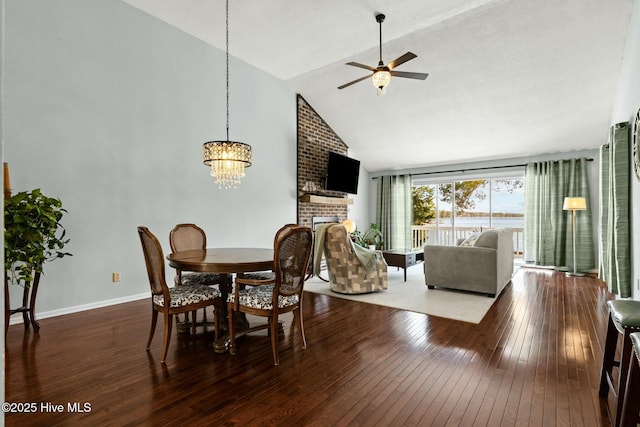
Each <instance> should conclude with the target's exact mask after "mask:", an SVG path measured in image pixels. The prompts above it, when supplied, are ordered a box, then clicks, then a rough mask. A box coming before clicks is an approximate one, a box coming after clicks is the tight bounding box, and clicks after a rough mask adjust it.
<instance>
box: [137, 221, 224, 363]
mask: <svg viewBox="0 0 640 427" xmlns="http://www.w3.org/2000/svg"><path fill="white" fill-rule="evenodd" d="M138 235H139V236H140V242H141V243H142V251H143V253H144V260H145V263H146V265H147V273H148V275H149V285H150V286H151V299H152V309H151V330H150V332H149V339H148V340H147V350H149V346H150V345H151V340H152V339H153V334H154V332H155V330H156V323H157V321H158V312H161V313H162V314H163V316H164V341H163V345H162V363H165V359H166V357H167V350H168V349H169V341H170V340H171V327H172V324H173V316H174V315H175V314H180V313H188V312H190V311H194V310H197V309H199V308H204V307H207V306H210V305H217V308H219V307H220V305H221V300H220V291H219V290H217V289H214V288H211V287H209V286H204V285H190V286H177V287H173V288H169V287H168V286H167V282H166V279H165V268H164V256H163V255H162V247H161V246H160V242H158V239H157V238H156V236H154V235H153V234H152V233H151V232H150V231H149V229H148V228H147V227H138ZM219 319H220V312H219V310H218V309H215V310H214V321H215V334H216V338H217V337H218V335H219V333H220V321H219Z"/></svg>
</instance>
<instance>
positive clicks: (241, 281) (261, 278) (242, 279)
mask: <svg viewBox="0 0 640 427" xmlns="http://www.w3.org/2000/svg"><path fill="white" fill-rule="evenodd" d="M297 226H298V224H286V225H284V226H283V227H282V228H280V230H279V231H278V232H277V233H276V235H275V237H274V247H275V242H276V240H277V239H278V234H279V233H281V232H282V231H284V230H285V229H286V228H288V227H297ZM272 283H276V273H274V272H273V271H257V272H253V273H239V274H237V275H236V285H239V286H240V289H244V287H245V286H246V285H248V286H260V285H270V284H272Z"/></svg>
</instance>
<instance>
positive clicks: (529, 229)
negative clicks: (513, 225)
mask: <svg viewBox="0 0 640 427" xmlns="http://www.w3.org/2000/svg"><path fill="white" fill-rule="evenodd" d="M565 197H584V198H585V199H586V203H587V209H586V210H584V211H577V212H576V220H575V239H576V266H575V268H576V270H577V271H589V270H594V269H595V268H596V261H595V253H596V251H595V245H594V241H593V225H592V220H591V207H590V206H591V200H590V199H591V197H590V191H589V177H588V174H587V159H585V158H580V159H570V160H561V161H546V162H536V163H529V164H527V165H526V169H525V215H524V260H525V262H528V263H533V264H535V265H546V266H553V267H556V268H559V269H567V270H573V269H574V266H573V240H572V239H573V237H572V232H571V221H572V219H571V217H572V212H571V211H564V210H562V205H563V202H564V198H565Z"/></svg>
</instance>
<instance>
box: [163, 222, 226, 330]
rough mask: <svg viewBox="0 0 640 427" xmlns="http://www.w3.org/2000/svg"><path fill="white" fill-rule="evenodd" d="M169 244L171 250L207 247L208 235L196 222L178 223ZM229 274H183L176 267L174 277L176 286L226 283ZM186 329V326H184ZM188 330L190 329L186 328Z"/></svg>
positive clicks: (179, 326)
mask: <svg viewBox="0 0 640 427" xmlns="http://www.w3.org/2000/svg"><path fill="white" fill-rule="evenodd" d="M169 245H170V246H171V252H180V251H188V250H191V249H206V247H207V235H206V233H205V232H204V230H203V229H202V228H200V227H198V226H197V225H195V224H178V225H176V226H175V227H173V229H172V230H171V232H170V233H169ZM228 276H229V275H228V274H219V273H186V274H182V271H181V270H178V269H176V277H175V279H174V281H175V284H176V286H179V285H206V286H214V285H224V284H226V283H228V282H229V281H230V278H229V277H228ZM203 312H204V322H205V324H206V320H207V314H206V313H207V311H206V310H203ZM185 319H186V322H185V323H188V322H189V317H188V315H185ZM195 321H196V313H195V312H194V313H193V324H194V325H195ZM182 329H185V328H182ZM178 330H180V331H181V324H180V323H179V324H178ZM185 330H186V331H188V330H189V329H188V328H186V329H185Z"/></svg>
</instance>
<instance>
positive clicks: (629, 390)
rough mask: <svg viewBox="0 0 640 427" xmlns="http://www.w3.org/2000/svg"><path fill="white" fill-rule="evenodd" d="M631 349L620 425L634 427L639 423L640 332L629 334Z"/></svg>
mask: <svg viewBox="0 0 640 427" xmlns="http://www.w3.org/2000/svg"><path fill="white" fill-rule="evenodd" d="M629 338H631V345H632V347H633V351H632V352H631V360H629V375H628V376H627V387H626V390H625V392H624V402H623V404H622V416H621V421H620V425H621V426H622V427H636V426H637V425H638V424H640V332H634V333H632V334H630V335H629Z"/></svg>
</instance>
